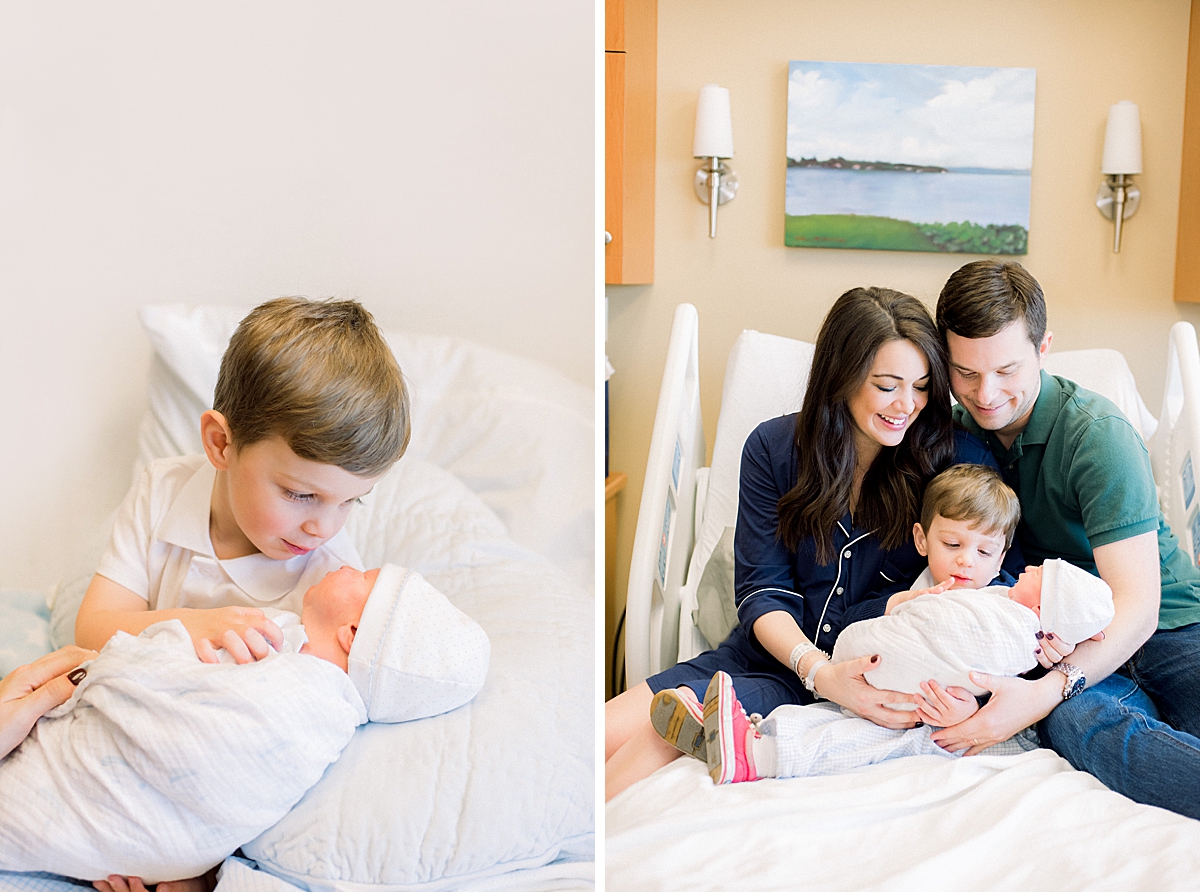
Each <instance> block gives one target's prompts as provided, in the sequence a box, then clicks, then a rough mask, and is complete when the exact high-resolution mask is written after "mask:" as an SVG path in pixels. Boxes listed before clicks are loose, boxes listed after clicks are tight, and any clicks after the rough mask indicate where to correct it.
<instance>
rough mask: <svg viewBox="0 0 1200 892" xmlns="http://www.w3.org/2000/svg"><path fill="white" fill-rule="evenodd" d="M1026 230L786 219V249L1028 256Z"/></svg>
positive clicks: (830, 217) (855, 218) (839, 217)
mask: <svg viewBox="0 0 1200 892" xmlns="http://www.w3.org/2000/svg"><path fill="white" fill-rule="evenodd" d="M1028 238H1029V235H1028V233H1027V232H1026V231H1025V228H1024V227H1023V226H980V225H979V224H977V223H970V222H963V223H910V222H909V221H907V220H896V219H893V218H891V217H869V216H859V215H857V214H809V215H806V216H800V217H793V216H790V215H789V216H788V217H787V218H786V226H785V231H784V244H785V245H788V246H791V247H805V248H868V249H874V250H882V251H935V252H942V253H952V254H1024V253H1025V246H1026V243H1027V241H1028Z"/></svg>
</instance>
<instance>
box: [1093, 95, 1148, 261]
mask: <svg viewBox="0 0 1200 892" xmlns="http://www.w3.org/2000/svg"><path fill="white" fill-rule="evenodd" d="M1100 172H1101V173H1102V174H1104V176H1105V181H1104V182H1103V183H1101V184H1100V189H1099V191H1098V192H1096V207H1098V208H1099V209H1100V213H1102V214H1103V215H1104V216H1105V217H1106V218H1108V219H1109V220H1112V221H1113V226H1114V229H1113V253H1114V254H1119V253H1120V252H1121V222H1122V221H1124V220H1128V219H1129V218H1130V217H1132V216H1133V214H1134V212H1135V211H1136V210H1137V209H1138V204H1140V203H1141V200H1142V193H1141V190H1140V189H1138V187H1137V186H1135V185H1133V175H1134V174H1138V173H1141V172H1142V119H1141V115H1140V114H1139V113H1138V107H1137V103H1135V102H1130V101H1129V100H1128V99H1126V100H1123V101H1121V102H1118V103H1117V104H1116V105H1113V106H1110V107H1109V109H1108V129H1107V131H1106V132H1105V134H1104V162H1103V163H1102V164H1101V165H1100Z"/></svg>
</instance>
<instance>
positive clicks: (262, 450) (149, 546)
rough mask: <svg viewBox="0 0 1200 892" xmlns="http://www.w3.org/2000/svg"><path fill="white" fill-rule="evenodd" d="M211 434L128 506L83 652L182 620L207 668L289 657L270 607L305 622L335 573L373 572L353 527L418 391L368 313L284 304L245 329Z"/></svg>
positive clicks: (403, 436)
mask: <svg viewBox="0 0 1200 892" xmlns="http://www.w3.org/2000/svg"><path fill="white" fill-rule="evenodd" d="M200 436H201V442H202V443H203V447H204V455H195V456H178V457H171V458H164V459H159V460H158V461H155V462H152V463H151V464H150V465H149V466H148V467H147V468H146V469H145V471H144V472H143V473H142V476H141V478H140V479H139V480H138V482H137V483H136V484H135V485H134V487H133V488H132V489H131V490H130V492H129V494H128V495H127V496H126V498H125V501H124V503H123V504H122V505H121V508H120V509H119V512H118V515H117V518H116V521H115V523H114V526H113V532H112V538H111V540H110V543H109V547H108V550H107V551H106V553H105V554H104V556H103V558H102V559H101V561H100V563H99V566H98V567H97V569H96V574H95V576H94V577H93V578H92V581H91V584H90V585H89V586H88V590H87V593H86V595H85V596H84V600H83V603H82V605H81V606H80V609H79V613H78V616H77V618H76V623H75V639H76V641H77V642H79V643H81V646H86V647H90V648H92V649H95V650H99V649H100V648H101V647H103V646H104V644H105V642H107V641H108V639H109V638H111V637H112V636H113V634H114V633H115V632H117V631H118V630H120V631H124V632H129V633H131V634H134V635H136V634H138V633H140V632H141V631H142V630H144V629H145V628H147V627H148V626H150V625H152V624H154V623H157V622H161V621H163V620H166V619H178V620H180V622H182V623H183V626H184V627H185V628H186V629H187V631H188V634H189V635H190V636H191V639H192V643H193V645H194V646H195V649H196V654H197V655H198V656H199V657H200V658H201V660H204V661H205V662H216V660H217V654H216V651H217V650H218V649H225V650H227V651H228V652H229V653H230V654H231V655H232V656H233V658H234V659H235V660H236V661H237V662H239V663H245V662H250V661H252V660H260V659H262V658H263V657H265V656H267V655H268V653H270V651H271V649H272V648H275V649H278V648H279V647H280V646H281V645H282V643H283V634H282V632H281V631H280V629H279V627H278V626H277V625H276V624H275V623H274V622H272V621H271V620H269V619H268V618H267V617H266V616H265V615H264V614H263V608H266V607H270V608H278V609H283V610H289V611H292V612H294V613H298V612H299V610H300V606H301V600H302V598H303V595H304V592H305V591H306V590H307V589H308V588H309V587H310V586H312V585H314V584H315V583H317V582H318V581H319V580H321V579H322V578H323V577H324V576H325V575H326V573H328V572H330V571H332V570H336V569H338V568H339V567H341V566H343V565H348V566H352V567H354V568H356V569H359V570H361V569H362V560H361V558H360V557H359V556H358V553H357V551H356V550H355V548H354V546H353V544H352V543H351V542H350V540H349V538H348V537H347V536H346V535H345V534H344V533H343V532H342V527H343V526H344V525H345V523H346V520H347V518H348V516H349V513H350V511H351V509H352V508H353V506H354V504H355V503H356V502H358V501H359V499H361V498H362V497H363V496H365V495H367V494H368V493H369V492H370V491H371V489H372V488H373V487H374V485H375V483H376V482H377V481H378V480H379V479H380V477H382V476H383V474H384V473H385V472H386V471H387V470H388V469H389V468H390V467H391V466H392V465H393V464H394V463H395V462H396V460H397V459H399V458H400V456H401V455H403V453H404V450H405V449H406V448H407V446H408V439H409V401H408V393H407V390H406V388H405V384H404V379H403V377H402V375H401V373H400V368H399V366H398V365H397V363H396V360H395V357H394V356H393V354H392V351H391V349H390V348H389V347H388V345H387V342H386V341H385V340H384V338H383V335H382V333H381V332H380V331H379V329H378V327H377V326H376V325H375V322H374V320H373V319H372V317H371V314H370V313H368V312H367V311H366V310H365V309H364V308H363V307H362V306H361V305H360V304H358V303H357V302H355V301H332V300H331V301H313V300H307V299H305V298H299V297H287V298H279V299H277V300H271V301H267V302H266V303H264V304H261V305H260V306H258V307H256V308H255V309H254V310H252V311H251V312H250V313H249V315H247V316H246V318H245V319H243V320H242V321H241V323H240V324H239V325H238V327H237V330H236V331H235V332H234V334H233V337H232V338H231V340H230V342H229V347H228V348H227V349H226V351H225V355H224V357H223V358H222V360H221V368H220V373H219V376H218V380H217V386H216V391H215V394H214V399H213V408H212V409H210V410H208V411H206V412H204V413H203V414H202V415H201V416H200Z"/></svg>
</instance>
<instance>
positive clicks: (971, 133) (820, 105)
mask: <svg viewBox="0 0 1200 892" xmlns="http://www.w3.org/2000/svg"><path fill="white" fill-rule="evenodd" d="M1035 83H1036V72H1035V70H1034V69H1032V68H977V67H966V66H949V65H878V64H865V63H849V62H792V63H791V65H790V67H789V72H788V134H787V154H788V157H789V158H812V157H816V158H818V159H820V160H824V159H827V158H834V157H838V156H841V157H843V158H851V159H856V160H866V161H890V162H894V163H908V164H932V165H938V166H941V167H951V168H963V167H981V168H991V169H1000V170H1029V169H1030V168H1031V167H1032V166H1033V157H1032V153H1033V107H1034V104H1033V103H1034V88H1035Z"/></svg>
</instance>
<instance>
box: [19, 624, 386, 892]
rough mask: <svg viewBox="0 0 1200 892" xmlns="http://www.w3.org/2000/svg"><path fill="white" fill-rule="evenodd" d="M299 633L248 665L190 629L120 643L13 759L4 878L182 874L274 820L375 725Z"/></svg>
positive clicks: (155, 878)
mask: <svg viewBox="0 0 1200 892" xmlns="http://www.w3.org/2000/svg"><path fill="white" fill-rule="evenodd" d="M293 628H294V629H296V630H299V637H298V638H297V637H296V635H295V634H294V633H293V632H292V631H291V630H289V629H285V636H286V637H287V639H288V641H287V643H286V644H285V646H284V648H283V649H282V651H281V652H280V653H277V654H275V653H273V654H271V655H270V656H268V657H267V658H265V659H263V660H261V661H259V662H256V663H249V664H247V665H243V666H239V665H236V664H232V663H219V664H215V665H214V664H206V663H201V662H200V661H199V660H198V659H197V657H196V654H195V650H194V649H193V646H192V642H191V639H190V638H189V636H188V633H187V631H186V630H185V629H184V627H183V624H182V623H180V622H179V621H178V620H170V621H167V622H162V623H157V624H155V625H153V626H151V627H150V628H148V629H147V630H146V631H145V632H143V633H142V634H141V635H140V636H138V637H134V636H131V635H127V634H125V633H122V632H118V633H117V634H116V635H115V636H114V637H113V638H112V640H110V641H109V643H108V644H107V645H105V647H104V650H103V651H102V652H101V653H100V655H99V656H98V657H96V659H95V660H93V661H92V662H91V664H90V665H88V672H87V677H86V678H84V679H83V680H82V681H81V682H80V684H79V687H78V688H77V689H76V691H75V693H74V695H73V696H72V697H71V699H70V700H68V701H67V703H65V704H63V706H61V707H59V708H58V709H57V710H54V711H53V712H52V713H51V714H50V715H49V716H47V717H45V718H43V719H41V720H40V721H39V722H38V723H37V725H36V726H35V727H34V730H33V732H32V733H31V734H30V736H29V737H28V738H27V739H26V740H25V741H24V742H23V743H22V744H21V745H20V746H19V747H18V748H17V749H16V750H14V751H13V753H12V754H11V755H10V756H9V757H8V758H7V759H4V760H2V761H0V791H3V794H2V795H0V869H5V870H17V871H52V872H54V873H59V874H65V875H67V876H72V877H77V878H80V879H84V880H97V879H103V878H104V877H106V876H108V875H109V874H114V873H116V874H122V875H127V876H139V877H142V878H143V879H144V880H145V881H146V882H147V884H149V883H155V882H159V881H162V880H173V879H181V878H186V877H192V876H198V875H200V874H201V873H203V872H204V871H206V870H207V869H208V868H210V867H212V866H213V865H215V864H217V863H219V862H220V861H221V860H223V859H224V858H225V857H226V856H227V855H229V854H230V853H232V852H233V851H234V850H235V849H237V848H238V846H240V845H242V844H244V843H246V842H249V841H250V840H252V839H254V838H255V837H256V836H258V835H259V834H260V833H262V832H263V831H264V830H266V829H267V828H269V827H271V826H272V825H274V824H275V823H276V822H277V821H278V820H279V819H280V818H282V817H283V815H284V814H286V813H287V811H288V810H289V809H290V808H291V807H292V806H293V805H294V804H295V803H296V802H297V801H299V799H300V798H301V797H302V796H303V795H304V793H305V792H306V791H307V790H308V789H309V788H310V787H311V786H312V785H313V784H315V783H316V782H317V781H318V780H319V779H320V778H321V775H322V774H323V773H324V771H325V769H326V768H327V767H328V766H329V764H330V763H331V762H333V761H334V760H335V759H336V758H337V757H338V755H339V754H340V753H341V751H342V749H343V748H344V747H345V746H346V744H347V743H348V742H349V741H350V738H351V737H352V736H353V734H354V730H355V728H357V727H358V726H359V725H360V724H362V723H364V722H365V721H366V720H367V715H366V709H365V707H364V705H363V702H362V698H361V697H360V696H359V694H358V691H357V690H356V689H355V687H354V685H353V684H352V683H351V681H350V678H349V676H348V675H347V674H346V673H345V672H342V671H341V670H340V669H338V668H337V667H336V666H334V665H333V664H332V663H328V662H326V661H324V660H321V659H319V658H317V657H314V656H309V655H307V654H300V653H296V652H294V651H295V650H296V649H297V648H298V647H299V644H298V643H297V641H299V642H300V643H302V642H303V640H304V638H303V631H302V627H300V626H298V625H297V626H294V627H293Z"/></svg>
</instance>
